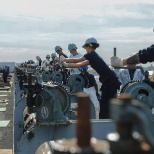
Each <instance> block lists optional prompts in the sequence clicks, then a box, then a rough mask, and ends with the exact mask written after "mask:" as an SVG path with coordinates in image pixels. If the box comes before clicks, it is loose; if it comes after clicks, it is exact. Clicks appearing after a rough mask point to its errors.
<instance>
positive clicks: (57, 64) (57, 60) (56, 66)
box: [54, 57, 61, 71]
mask: <svg viewBox="0 0 154 154" xmlns="http://www.w3.org/2000/svg"><path fill="white" fill-rule="evenodd" d="M60 68H61V67H60V65H59V58H58V57H55V66H54V69H55V71H60Z"/></svg>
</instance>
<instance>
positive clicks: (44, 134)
mask: <svg viewBox="0 0 154 154" xmlns="http://www.w3.org/2000/svg"><path fill="white" fill-rule="evenodd" d="M91 127H92V137H95V138H97V139H106V134H108V133H111V132H114V131H115V125H114V123H113V122H112V121H110V120H109V121H108V120H106V121H105V120H104V121H103V120H102V121H101V120H92V121H91ZM30 134H32V135H34V137H33V138H32V139H31V140H28V138H29V137H28V136H29V135H30ZM74 137H76V121H72V124H70V125H59V126H48V127H47V126H35V127H34V129H33V130H31V131H30V132H29V134H26V135H23V136H22V137H21V139H20V141H19V143H18V146H17V148H16V151H15V154H26V153H31V154H33V153H35V152H36V150H37V148H38V147H39V146H40V145H41V144H43V143H44V142H46V141H51V140H58V139H63V138H65V139H69V138H74Z"/></svg>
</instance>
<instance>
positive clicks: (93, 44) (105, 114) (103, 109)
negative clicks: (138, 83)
mask: <svg viewBox="0 0 154 154" xmlns="http://www.w3.org/2000/svg"><path fill="white" fill-rule="evenodd" d="M82 47H83V48H84V49H85V50H86V52H87V54H85V55H84V56H83V57H81V58H76V59H70V58H66V59H64V60H63V65H64V66H65V67H69V68H76V67H81V66H84V65H91V67H92V68H93V69H94V70H95V71H96V72H97V73H98V75H99V76H100V77H99V80H100V82H101V83H102V87H101V91H102V96H101V101H100V114H99V118H100V119H107V118H109V101H110V99H111V98H114V97H115V95H116V94H117V90H118V89H119V88H120V84H121V83H120V82H119V80H118V78H117V77H116V75H115V73H114V72H113V71H112V70H111V69H110V68H109V66H108V65H107V64H106V63H105V62H104V60H103V59H102V58H101V57H100V56H99V55H98V54H97V53H96V52H95V50H96V48H98V47H99V44H98V42H97V40H96V39H95V38H89V39H87V40H86V42H85V44H84V45H83V46H82ZM65 62H67V63H65Z"/></svg>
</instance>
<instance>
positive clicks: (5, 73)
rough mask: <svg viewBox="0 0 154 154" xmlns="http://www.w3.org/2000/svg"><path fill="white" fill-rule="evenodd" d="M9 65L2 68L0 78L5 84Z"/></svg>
mask: <svg viewBox="0 0 154 154" xmlns="http://www.w3.org/2000/svg"><path fill="white" fill-rule="evenodd" d="M9 71H10V70H9V66H5V67H4V69H3V72H2V73H3V74H2V78H3V82H4V83H5V84H7V78H8V75H9Z"/></svg>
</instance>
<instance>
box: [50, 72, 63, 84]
mask: <svg viewBox="0 0 154 154" xmlns="http://www.w3.org/2000/svg"><path fill="white" fill-rule="evenodd" d="M52 81H54V82H57V83H62V81H63V74H62V73H61V72H59V71H56V72H53V73H52Z"/></svg>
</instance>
